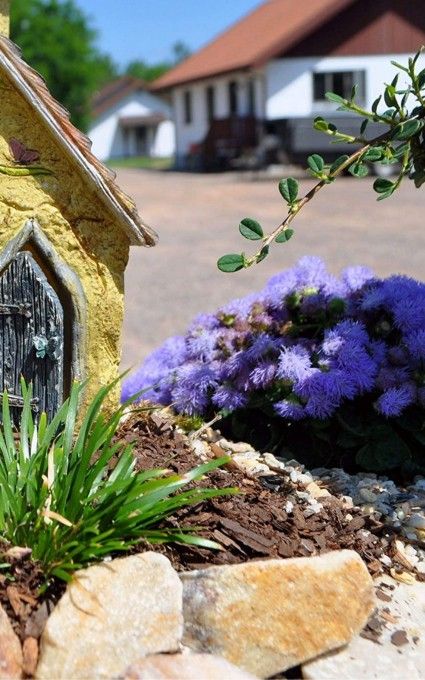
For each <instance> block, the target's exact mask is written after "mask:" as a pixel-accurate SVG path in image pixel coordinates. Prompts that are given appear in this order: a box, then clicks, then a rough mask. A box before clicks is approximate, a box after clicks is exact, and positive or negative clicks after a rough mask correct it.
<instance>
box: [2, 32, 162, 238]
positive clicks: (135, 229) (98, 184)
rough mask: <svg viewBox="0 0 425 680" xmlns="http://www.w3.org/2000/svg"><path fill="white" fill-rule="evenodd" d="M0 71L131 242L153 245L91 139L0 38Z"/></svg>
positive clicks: (151, 234) (13, 48) (11, 46)
mask: <svg viewBox="0 0 425 680" xmlns="http://www.w3.org/2000/svg"><path fill="white" fill-rule="evenodd" d="M0 70H1V71H3V72H4V73H5V74H6V77H7V78H8V79H9V80H10V81H11V83H13V85H14V87H15V88H16V90H17V91H18V92H19V93H20V94H21V95H22V97H23V98H24V99H25V100H26V101H27V102H28V103H29V105H30V106H31V108H32V109H33V110H34V113H35V114H36V115H38V116H39V118H40V119H41V120H42V121H43V122H44V123H45V125H46V126H47V128H48V129H49V131H50V133H51V134H52V136H53V137H54V139H55V141H56V142H57V144H58V146H59V147H60V148H61V149H62V150H63V151H64V153H65V154H66V155H67V156H68V157H69V158H71V159H72V160H73V161H74V162H75V163H76V164H77V165H78V167H79V168H81V171H82V173H83V174H84V176H85V178H86V179H87V181H88V182H89V184H90V185H91V186H92V188H93V190H94V191H95V193H96V194H97V195H98V196H99V198H100V199H101V200H102V201H103V202H104V204H105V205H106V206H107V208H108V209H109V210H110V211H111V213H112V214H113V215H114V216H115V217H116V220H117V223H118V224H120V225H121V226H122V228H123V230H124V231H125V233H126V234H127V236H128V238H129V241H130V243H131V244H132V245H144V246H153V245H155V243H156V241H157V239H158V237H157V234H156V233H155V231H154V230H153V229H151V228H150V227H149V226H148V225H146V224H145V223H144V222H143V221H142V220H141V218H140V216H139V215H138V213H137V210H136V206H135V204H134V203H133V201H132V200H131V199H130V198H129V197H128V196H127V195H126V194H124V193H123V192H122V191H121V190H120V189H119V187H118V186H117V185H116V184H115V181H114V180H115V174H114V173H113V172H111V171H110V170H109V169H108V168H106V167H105V166H104V165H103V164H102V163H101V162H100V161H99V160H98V159H97V158H96V157H95V156H94V154H92V152H91V148H90V147H91V142H90V140H89V139H88V138H87V137H86V136H85V135H83V134H82V133H81V132H79V130H77V129H76V128H75V127H74V126H73V125H72V124H71V122H70V121H69V115H68V113H67V112H66V111H65V109H63V107H62V106H61V105H60V104H58V102H56V100H55V99H53V97H52V96H51V94H50V93H49V91H48V90H47V87H46V85H45V83H44V81H43V80H42V78H41V76H40V75H39V74H38V73H36V72H35V71H34V70H33V69H31V67H29V66H28V64H26V63H25V62H24V61H23V60H22V59H21V57H20V53H19V51H18V48H17V47H16V46H15V45H14V44H13V43H12V42H11V41H10V40H8V39H7V38H4V37H1V38H0Z"/></svg>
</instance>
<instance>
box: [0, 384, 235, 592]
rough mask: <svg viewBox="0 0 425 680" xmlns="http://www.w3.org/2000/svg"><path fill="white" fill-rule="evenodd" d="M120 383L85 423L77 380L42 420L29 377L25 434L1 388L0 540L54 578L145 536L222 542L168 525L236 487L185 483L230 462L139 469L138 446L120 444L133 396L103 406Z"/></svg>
mask: <svg viewBox="0 0 425 680" xmlns="http://www.w3.org/2000/svg"><path fill="white" fill-rule="evenodd" d="M114 385H115V383H113V384H112V385H109V386H107V387H104V388H102V389H100V390H99V391H98V393H97V394H96V396H95V397H94V399H93V400H92V402H91V403H90V405H89V407H88V409H87V411H86V413H85V416H84V418H83V420H82V422H81V425H78V422H77V421H78V417H77V416H78V403H79V400H80V395H81V392H82V390H83V389H84V385H80V384H74V386H73V387H72V390H71V394H70V396H69V398H68V399H67V400H66V401H65V403H64V404H63V405H62V407H61V408H60V410H59V411H58V413H57V414H56V416H55V417H54V418H53V420H52V421H51V422H50V423H49V422H48V421H47V418H46V414H45V413H42V414H41V415H40V417H39V418H38V422H35V420H34V417H33V415H32V411H31V397H32V391H31V386H29V387H26V386H25V384H24V383H23V384H22V393H23V396H24V406H23V410H22V417H21V423H20V430H19V437H18V436H17V434H16V433H15V431H14V428H13V425H12V419H11V414H10V407H9V400H8V396H7V393H4V394H3V399H2V425H1V427H0V540H1V539H3V540H5V541H8V542H9V543H11V544H13V545H16V546H23V547H28V548H31V550H32V558H33V559H34V560H38V561H39V562H40V564H41V566H42V569H43V571H44V573H45V575H46V578H49V577H51V576H56V577H58V578H60V579H63V580H65V581H69V580H70V578H71V576H72V573H73V572H74V571H75V570H76V569H79V568H81V567H84V566H87V565H88V564H90V563H93V562H95V561H98V560H101V559H102V558H104V557H105V556H108V555H110V554H111V553H114V552H116V551H127V550H128V549H129V548H131V547H132V546H134V545H135V544H137V543H138V542H140V541H141V540H145V541H148V542H150V543H165V542H171V541H174V542H179V543H189V544H194V545H198V546H202V547H206V548H219V547H220V546H219V545H218V544H216V543H214V542H212V541H209V540H207V539H205V538H202V537H200V536H198V535H195V534H194V533H193V529H192V530H191V531H189V530H185V529H174V528H164V524H163V522H164V520H165V519H166V518H167V517H169V516H170V515H172V514H173V513H174V512H175V511H176V510H177V509H178V508H181V507H184V506H190V505H193V504H196V503H199V502H200V501H202V500H205V499H208V498H212V497H215V496H221V495H224V494H230V493H234V492H235V491H236V490H235V489H230V488H229V489H205V488H202V489H200V488H196V487H194V488H193V487H192V488H189V489H188V488H187V487H188V485H189V484H191V482H196V481H198V480H200V479H201V478H202V477H203V476H204V475H205V474H207V473H208V472H210V471H211V470H213V469H215V468H217V467H219V466H221V465H223V464H224V463H225V462H227V460H228V459H227V458H221V459H218V460H215V461H212V462H209V463H206V464H204V465H200V466H199V467H196V468H194V469H193V470H191V471H189V472H187V473H185V474H183V475H176V474H174V475H170V474H167V471H166V470H162V469H155V470H146V471H142V472H136V471H135V470H134V465H135V459H134V456H133V454H132V447H131V445H128V444H123V443H122V442H114V435H115V433H116V431H117V428H118V424H119V421H120V418H121V416H122V414H123V412H124V410H125V409H126V408H127V406H128V405H129V404H128V402H126V403H124V404H122V405H121V407H120V408H118V409H117V410H116V411H115V412H114V413H113V414H112V415H110V416H105V415H104V413H103V412H102V405H103V403H104V401H105V398H106V396H107V395H108V393H109V392H110V391H111V389H112V388H113V387H114ZM15 435H16V436H15ZM115 457H118V463H117V465H116V466H115V468H114V469H113V471H111V470H110V468H109V463H110V461H111V459H113V458H115Z"/></svg>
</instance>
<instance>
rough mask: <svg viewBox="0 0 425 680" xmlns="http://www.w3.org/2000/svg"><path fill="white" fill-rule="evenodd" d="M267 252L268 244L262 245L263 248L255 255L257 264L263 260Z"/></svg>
mask: <svg viewBox="0 0 425 680" xmlns="http://www.w3.org/2000/svg"><path fill="white" fill-rule="evenodd" d="M268 254H269V246H264V248H262V249H261V252H260V254H259V255H258V257H257V264H258V263H260V262H262V261H263V260H265V259H266V257H267V255H268Z"/></svg>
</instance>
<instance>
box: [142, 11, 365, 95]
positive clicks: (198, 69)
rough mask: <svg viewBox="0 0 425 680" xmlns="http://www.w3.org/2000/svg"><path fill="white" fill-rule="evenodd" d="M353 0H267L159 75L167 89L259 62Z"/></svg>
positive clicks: (158, 83) (160, 85)
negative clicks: (169, 69)
mask: <svg viewBox="0 0 425 680" xmlns="http://www.w3.org/2000/svg"><path fill="white" fill-rule="evenodd" d="M355 1H356V0H267V1H266V2H264V3H262V4H261V5H260V6H259V7H257V8H256V9H254V11H253V12H251V13H250V14H248V15H247V16H245V17H244V18H242V19H241V20H240V21H238V22H237V23H236V24H234V25H233V26H231V27H230V28H229V29H228V30H226V31H225V32H224V33H221V34H220V35H219V36H218V37H217V38H215V39H214V40H213V41H212V42H210V43H208V44H207V45H206V46H205V47H204V48H202V49H200V50H199V51H198V52H196V53H195V54H193V55H192V56H190V57H189V58H188V59H186V60H185V61H183V62H182V63H181V64H179V65H178V66H176V67H175V68H174V69H172V70H171V71H169V72H168V73H166V74H165V75H163V76H161V78H158V80H156V81H155V83H153V86H152V88H153V89H156V90H159V89H166V88H170V87H174V86H175V85H182V84H184V83H187V82H191V81H194V80H200V79H202V78H207V77H209V76H214V75H219V74H221V73H226V72H230V71H237V70H242V69H247V68H255V67H260V66H262V65H263V64H264V63H265V62H266V61H267V60H268V59H270V58H272V57H274V56H276V55H278V54H281V53H282V52H284V51H285V50H287V49H289V48H290V47H292V46H293V45H294V44H296V43H297V42H299V41H300V40H302V39H303V38H305V37H306V36H307V35H308V34H309V33H310V32H312V31H313V30H315V29H316V28H319V27H320V26H321V25H322V24H323V23H324V22H325V21H327V20H329V19H330V18H331V17H333V16H334V15H335V14H337V13H339V12H340V11H341V10H343V9H344V8H345V7H347V6H348V5H350V4H352V3H353V2H355Z"/></svg>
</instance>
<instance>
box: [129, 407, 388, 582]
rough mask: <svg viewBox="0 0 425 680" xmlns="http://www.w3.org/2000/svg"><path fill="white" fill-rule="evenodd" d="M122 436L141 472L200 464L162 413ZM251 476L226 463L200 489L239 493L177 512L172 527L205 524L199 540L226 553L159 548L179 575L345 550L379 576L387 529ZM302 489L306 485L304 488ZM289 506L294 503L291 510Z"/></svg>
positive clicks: (135, 419)
mask: <svg viewBox="0 0 425 680" xmlns="http://www.w3.org/2000/svg"><path fill="white" fill-rule="evenodd" d="M118 437H119V438H120V439H123V440H125V441H127V442H132V443H133V444H134V447H135V448H134V453H135V456H136V460H137V469H148V468H152V467H166V468H167V469H169V470H170V471H172V472H178V473H183V472H186V471H187V470H189V469H191V468H192V467H195V466H197V465H199V463H200V461H199V458H198V457H197V456H196V455H195V454H194V453H193V451H192V450H191V449H190V448H189V447H188V445H187V443H186V440H185V438H184V437H183V436H182V435H181V434H179V433H178V432H177V431H176V430H175V428H174V427H173V425H172V424H171V422H170V421H169V420H168V419H167V418H164V417H162V416H161V415H160V414H154V415H150V416H146V415H145V414H138V415H137V414H133V415H132V416H131V417H130V418H129V419H128V420H127V421H126V422H125V423H124V424H123V425H122V426H121V428H120V431H119V433H118ZM279 479H280V483H278V484H277V483H276V477H272V478H269V477H265V478H260V479H259V480H253V479H249V478H247V477H246V476H245V475H244V474H243V473H241V472H240V471H238V470H235V469H231V468H229V466H227V467H226V468H224V469H218V470H216V471H214V472H212V473H210V474H209V475H208V476H207V477H206V479H205V480H204V481H203V482H202V485H203V486H207V487H218V488H223V487H226V486H232V487H238V488H239V490H240V493H239V494H238V495H236V496H224V497H220V498H217V499H212V500H208V501H204V502H202V503H200V504H199V505H198V506H196V507H192V508H187V509H182V510H180V511H178V512H177V513H176V515H175V516H174V518H173V521H172V522H171V525H172V526H181V527H201V531H200V532H199V533H200V535H202V536H205V537H207V538H210V539H212V540H215V541H217V542H218V543H220V544H221V546H222V548H223V549H222V550H221V551H217V552H216V551H211V550H205V549H202V548H198V547H195V546H185V545H179V544H172V545H167V546H154V550H159V551H161V552H163V553H164V554H165V555H167V557H169V559H170V560H171V561H172V563H173V565H174V567H175V568H176V569H178V570H187V569H195V568H201V567H205V566H208V565H213V564H237V563H240V562H246V561H247V560H252V559H262V558H263V559H264V558H278V557H308V556H310V555H319V554H321V553H325V552H328V551H330V550H338V549H342V548H348V549H352V550H355V551H356V552H358V553H359V554H360V555H361V557H362V558H363V559H364V560H365V562H366V564H367V565H368V568H369V570H370V572H371V573H372V575H374V576H375V575H376V574H378V573H380V572H381V571H382V564H381V562H380V561H379V557H380V556H381V555H382V553H383V552H384V551H385V550H386V549H387V548H388V545H389V540H390V539H389V538H388V537H386V535H385V528H384V525H383V524H381V523H380V522H377V521H375V520H374V519H373V518H371V517H366V516H363V515H362V514H361V512H360V511H359V510H357V509H356V508H354V509H349V510H347V509H346V508H345V507H344V504H343V501H341V500H340V499H338V498H336V497H334V496H332V497H330V498H328V499H326V498H324V499H322V498H321V499H320V502H321V503H322V505H323V509H322V510H321V511H320V512H319V513H316V514H313V515H311V516H306V515H308V512H307V504H306V502H305V501H303V500H302V499H300V498H299V497H298V496H297V495H296V493H295V491H296V490H297V486H296V485H295V484H293V483H290V482H288V479H287V478H283V477H282V478H278V480H279ZM300 490H302V488H301V487H300ZM287 501H290V502H291V503H293V506H294V507H293V510H292V512H286V511H285V506H286V503H287Z"/></svg>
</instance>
